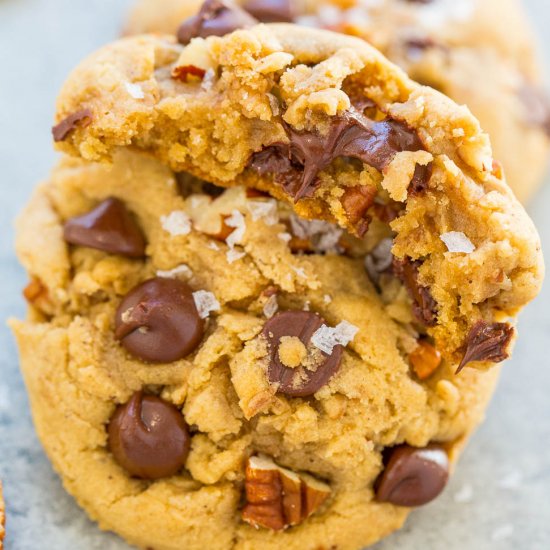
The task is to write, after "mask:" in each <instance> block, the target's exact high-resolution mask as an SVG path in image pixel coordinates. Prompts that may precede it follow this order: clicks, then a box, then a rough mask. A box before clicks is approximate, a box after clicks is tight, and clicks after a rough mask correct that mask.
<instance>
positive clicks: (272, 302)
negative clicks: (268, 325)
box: [264, 294, 279, 319]
mask: <svg viewBox="0 0 550 550" xmlns="http://www.w3.org/2000/svg"><path fill="white" fill-rule="evenodd" d="M278 309H279V303H278V302H277V295H276V294H274V295H273V296H270V297H269V299H268V300H267V302H266V303H265V305H264V315H265V316H266V317H267V318H268V319H271V317H273V315H275V313H277V311H278Z"/></svg>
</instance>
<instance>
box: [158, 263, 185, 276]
mask: <svg viewBox="0 0 550 550" xmlns="http://www.w3.org/2000/svg"><path fill="white" fill-rule="evenodd" d="M180 275H181V276H183V277H186V278H188V279H190V278H191V277H192V276H193V272H192V271H191V269H190V268H189V266H187V265H185V264H181V265H178V266H176V267H174V269H169V270H168V271H162V270H158V271H157V277H162V278H163V279H175V278H177V277H179V276H180Z"/></svg>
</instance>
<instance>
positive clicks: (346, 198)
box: [340, 185, 376, 237]
mask: <svg viewBox="0 0 550 550" xmlns="http://www.w3.org/2000/svg"><path fill="white" fill-rule="evenodd" d="M375 197H376V187H375V186H374V185H358V186H357V187H348V188H347V189H346V191H345V192H344V194H343V196H342V198H341V199H340V202H341V203H342V206H343V207H344V210H345V212H346V215H347V217H348V219H349V221H350V223H351V224H352V225H353V226H355V227H357V235H358V236H359V237H363V236H364V235H365V233H366V232H367V231H368V229H369V224H370V217H368V216H367V211H368V209H369V208H370V207H371V206H372V205H373V204H374V199H375Z"/></svg>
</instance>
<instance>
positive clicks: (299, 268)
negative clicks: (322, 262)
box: [290, 265, 307, 279]
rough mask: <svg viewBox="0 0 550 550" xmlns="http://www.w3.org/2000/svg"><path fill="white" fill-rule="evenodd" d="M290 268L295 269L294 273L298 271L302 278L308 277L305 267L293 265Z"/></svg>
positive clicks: (297, 273)
mask: <svg viewBox="0 0 550 550" xmlns="http://www.w3.org/2000/svg"><path fill="white" fill-rule="evenodd" d="M290 268H291V269H292V271H294V273H296V275H298V277H301V278H302V279H307V273H306V272H305V270H304V268H303V267H294V266H292V265H291V266H290Z"/></svg>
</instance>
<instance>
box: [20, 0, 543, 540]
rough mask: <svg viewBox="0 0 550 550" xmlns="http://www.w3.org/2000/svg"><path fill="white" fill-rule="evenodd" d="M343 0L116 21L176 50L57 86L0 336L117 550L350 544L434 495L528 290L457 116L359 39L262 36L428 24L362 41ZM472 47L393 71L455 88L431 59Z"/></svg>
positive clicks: (394, 16) (123, 58)
mask: <svg viewBox="0 0 550 550" xmlns="http://www.w3.org/2000/svg"><path fill="white" fill-rule="evenodd" d="M434 1H435V0H434ZM441 1H442V0H441ZM340 3H341V4H345V6H340V7H339V8H338V9H336V8H334V7H333V8H331V9H332V11H327V9H326V8H323V9H321V8H319V7H318V6H317V8H318V11H317V12H314V11H313V10H314V8H315V6H314V5H313V3H312V4H311V5H308V3H307V2H304V4H303V5H300V6H298V3H296V4H293V3H292V4H291V3H286V2H284V3H281V2H267V1H265V0H264V1H254V2H252V1H251V2H248V4H246V5H245V6H244V8H246V9H243V8H242V7H239V6H237V5H235V4H232V3H229V2H226V1H220V0H207V1H206V2H205V3H204V4H202V5H200V6H194V8H197V11H196V12H193V13H189V10H190V2H188V1H183V0H181V1H179V2H176V1H174V0H171V1H170V2H167V4H168V5H167V7H166V10H162V9H161V8H159V2H158V0H157V1H156V2H155V3H154V4H155V6H156V7H155V9H153V10H151V5H152V3H151V2H149V3H144V4H143V5H142V6H141V8H140V9H139V11H136V13H135V16H134V17H133V18H132V24H131V25H130V26H129V27H128V29H129V30H130V31H132V30H143V29H146V30H148V31H152V30H157V31H159V30H164V29H165V28H166V29H167V30H169V31H173V34H162V33H158V34H149V35H141V34H140V35H137V36H134V37H128V38H125V39H123V40H120V41H118V42H115V43H113V44H111V45H109V46H107V47H105V48H103V49H102V50H100V51H99V52H97V53H96V54H94V55H92V56H91V57H90V58H88V59H87V60H85V61H84V62H83V63H82V64H81V65H80V66H79V67H78V68H77V69H76V70H75V71H74V72H73V73H72V74H71V75H70V77H69V78H68V80H67V82H66V83H65V85H64V87H63V89H62V91H61V93H60V96H59V100H58V104H57V114H56V124H55V126H54V128H53V137H54V140H55V142H56V145H57V148H58V149H59V150H60V151H62V152H63V153H64V156H63V157H62V159H61V161H60V163H59V164H58V166H57V167H56V168H55V169H54V170H53V172H52V174H51V177H50V179H49V181H48V182H46V183H45V184H43V185H41V186H40V187H38V188H37V190H36V192H35V194H34V196H33V197H32V199H31V201H30V203H29V205H28V206H27V208H26V210H25V212H24V213H23V215H22V217H21V221H20V223H19V225H18V242H17V248H18V253H19V256H20V258H21V261H22V262H23V264H24V265H25V267H26V269H27V270H28V272H29V275H30V277H31V282H30V283H29V285H28V286H27V288H26V289H25V296H26V298H27V300H28V302H29V315H28V318H27V320H26V321H21V322H14V323H13V324H12V325H13V329H14V332H15V334H16V336H17V340H18V344H19V349H20V355H21V367H22V370H23V373H24V376H25V380H26V384H27V387H28V391H29V397H30V401H31V405H32V409H33V417H34V421H35V425H36V429H37V432H38V435H39V437H40V439H41V441H42V443H43V445H44V448H45V450H46V452H47V454H48V455H49V457H50V459H51V461H52V463H53V465H54V467H55V468H56V470H57V471H58V472H59V473H60V475H61V477H62V479H63V482H64V485H65V487H66V489H67V490H68V491H69V492H70V493H71V494H72V495H73V496H74V497H75V498H76V499H77V501H78V502H79V504H80V505H81V506H82V507H83V508H84V509H85V510H86V511H87V512H88V514H89V515H90V517H91V518H93V519H94V520H96V521H97V522H98V523H99V525H100V527H102V528H103V529H108V530H112V531H115V532H117V533H118V534H120V535H121V536H122V537H124V538H125V539H126V540H127V541H128V542H130V543H131V544H135V545H136V546H138V547H152V548H155V549H166V550H172V549H174V550H175V549H180V548H187V549H190V550H192V549H199V548H200V549H202V548H209V549H214V550H216V549H219V550H226V549H239V550H245V549H248V550H252V549H257V548H265V549H273V550H275V549H281V548H288V549H289V550H291V549H308V550H309V549H310V550H321V549H326V550H328V549H335V548H338V549H339V550H342V549H350V550H352V549H353V550H358V549H360V548H363V547H365V546H367V545H369V544H372V543H374V542H376V541H377V540H379V539H380V538H381V537H383V536H385V535H387V534H388V533H390V532H391V531H393V530H395V529H397V528H399V527H400V526H401V525H402V524H403V522H404V520H405V518H406V516H407V514H408V512H409V511H410V510H411V509H412V508H414V507H417V506H422V505H424V504H426V503H428V502H430V501H432V500H433V499H434V498H436V497H437V496H438V495H439V494H440V493H441V491H442V490H443V489H444V487H445V484H446V482H447V479H448V476H449V472H450V470H451V469H452V467H453V464H454V463H455V461H456V460H457V457H458V454H459V452H460V450H461V449H462V447H463V446H464V444H465V442H466V441H467V439H468V437H469V436H470V435H471V433H472V432H473V430H474V429H475V428H476V426H477V425H478V424H479V422H480V421H481V419H482V417H483V413H484V410H485V408H486V406H487V404H488V401H489V399H490V396H491V393H492V391H493V389H494V385H495V382H496V380H497V377H498V371H499V367H498V366H497V365H498V364H499V363H501V362H502V361H503V360H505V359H506V358H508V357H509V355H510V353H511V348H512V346H513V342H514V340H515V336H516V329H515V319H516V316H517V314H518V312H519V311H520V310H521V309H522V307H523V306H525V305H526V304H527V303H528V302H529V301H530V300H532V299H533V298H534V297H535V296H536V294H537V293H538V291H539V289H540V285H541V281H542V278H543V270H544V268H543V262H542V256H541V252H540V243H539V238H538V235H537V232H536V230H535V228H534V227H533V224H532V222H531V221H530V219H529V218H528V216H527V214H526V213H525V211H524V210H523V208H522V206H521V205H520V204H519V202H518V201H517V199H516V198H515V196H514V194H513V193H512V191H511V190H510V188H509V187H508V185H507V183H506V180H505V176H504V171H503V169H502V166H501V164H500V163H499V162H498V161H497V160H495V157H494V155H493V150H492V148H491V144H490V141H489V137H488V135H487V134H486V133H485V132H484V131H483V130H482V128H481V126H480V124H479V122H478V120H477V119H476V118H474V116H473V115H472V114H471V112H470V111H469V110H468V108H466V107H464V106H459V105H457V104H456V103H454V102H453V101H452V100H451V99H449V98H448V97H446V96H445V95H443V94H442V93H440V92H439V91H436V90H434V89H433V88H430V87H427V86H422V85H420V84H418V83H416V82H415V81H413V80H411V79H410V78H409V77H408V76H407V75H406V74H405V72H403V71H402V70H401V69H400V68H398V67H397V66H396V65H393V64H392V63H391V62H390V61H388V59H387V58H386V57H384V55H383V54H382V53H380V52H379V51H378V50H377V49H375V48H374V47H372V46H370V45H369V44H367V43H366V42H365V41H363V40H362V39H360V38H356V37H351V36H346V35H344V34H338V33H334V32H331V31H328V30H319V29H313V28H307V27H305V26H298V25H295V24H291V23H271V21H281V20H284V21H288V20H292V21H297V22H302V23H305V22H308V23H312V22H314V23H315V24H317V22H319V26H330V27H332V28H337V29H338V30H349V29H348V27H346V26H345V25H344V23H346V22H348V23H349V22H350V21H352V20H353V23H354V24H353V25H351V23H350V25H351V26H353V32H354V33H355V34H361V35H364V36H367V37H370V33H371V32H372V33H373V35H374V34H376V33H375V32H374V31H375V30H376V31H377V32H379V33H380V38H379V40H380V42H379V43H378V42H375V43H376V44H377V45H379V46H380V47H381V48H382V49H383V50H384V51H386V52H387V53H388V54H390V52H392V51H393V50H394V49H395V50H397V49H399V48H398V45H397V44H394V43H393V42H394V41H395V38H394V37H395V36H397V35H399V34H400V33H401V31H400V30H399V29H401V25H402V26H403V29H405V28H406V29H408V30H410V29H417V31H420V28H417V27H415V26H414V25H413V23H412V20H409V19H408V17H409V16H410V17H412V16H413V15H414V14H415V13H416V12H417V11H419V12H420V11H422V10H424V9H427V6H423V7H421V6H413V5H412V4H417V3H415V2H409V3H403V2H387V4H388V5H389V7H391V9H390V10H388V11H387V12H385V13H382V12H380V13H379V14H378V15H379V16H380V18H381V19H380V21H382V18H383V19H384V20H385V18H387V19H388V23H387V25H388V26H387V27H383V26H382V24H378V23H374V25H373V26H372V27H371V26H369V25H370V23H368V21H370V19H367V18H366V17H364V18H363V19H361V18H360V17H359V15H360V14H363V15H366V14H369V15H370V12H369V8H368V6H367V7H363V8H361V9H359V8H358V7H357V6H355V7H354V6H353V4H354V2H353V1H349V2H340ZM403 4H405V5H403ZM409 4H411V5H409ZM422 4H425V3H422ZM298 9H300V10H303V11H297V10H298ZM353 10H355V11H353ZM373 10H374V11H373V12H372V15H373V18H374V14H376V13H378V12H377V11H376V10H375V9H374V8H373ZM393 10H395V12H394V11H393ZM401 12H403V13H401ZM171 13H173V14H174V18H172V17H171V15H170V14H171ZM328 13H332V14H333V15H334V17H336V16H338V17H337V18H336V19H335V21H334V22H333V23H331V24H330V25H327V24H326V23H327V18H328V15H327V14H328ZM159 14H162V17H160V19H159V18H158V16H159ZM304 14H305V15H304ZM353 14H356V15H353ZM405 16H406V17H405ZM176 19H177V21H178V24H177V25H176V24H175V23H174V21H175V20H176ZM373 20H374V21H376V19H375V18H374V19H373ZM260 21H265V22H267V24H261V23H260ZM362 22H365V25H362V24H359V23H362ZM478 23H479V21H478ZM346 24H347V23H346ZM394 27H395V29H398V30H394ZM385 28H386V29H387V32H386V31H384V30H383V29H385ZM444 28H445V27H441V28H440V30H442V29H444ZM358 29H359V30H360V32H359V30H358ZM491 30H492V31H493V33H494V35H495V36H494V38H491V39H489V37H487V41H488V42H489V43H490V44H491V46H490V48H494V49H495V51H496V49H497V44H499V42H498V40H499V36H500V35H499V32H498V29H491ZM350 32H351V30H350ZM403 32H404V31H403ZM447 33H448V34H447ZM474 35H476V36H477V33H474V31H473V29H471V28H469V26H468V25H467V24H466V23H462V24H461V25H458V24H456V25H455V24H451V23H449V25H448V30H446V31H445V32H444V33H443V37H442V38H441V37H439V36H438V37H431V36H430V37H429V38H426V40H430V41H431V40H433V44H432V43H431V42H430V41H429V42H427V43H426V44H425V45H420V38H418V39H417V40H418V41H419V42H418V43H416V45H413V46H411V44H409V46H407V47H409V48H412V49H413V50H414V51H417V50H418V51H420V53H419V54H418V58H416V61H417V62H418V67H421V68H417V65H415V64H412V63H411V65H409V66H407V68H409V69H411V72H413V74H418V75H420V74H421V73H420V71H421V70H427V69H425V67H427V65H425V64H424V61H422V59H424V55H426V56H428V55H431V53H434V52H431V53H430V54H428V50H435V54H437V55H436V60H435V61H434V64H433V65H430V67H431V69H430V70H433V71H434V72H433V74H434V75H437V76H438V78H440V79H441V81H442V82H443V81H446V80H447V79H448V80H449V81H451V80H453V79H454V78H455V77H456V78H459V77H458V76H457V75H456V74H455V73H454V72H453V71H452V70H449V72H448V73H446V72H445V71H446V69H447V64H445V65H444V66H443V65H438V63H444V59H447V58H444V57H438V56H443V54H444V53H445V55H448V56H449V59H454V56H455V53H456V52H458V51H459V49H460V48H463V49H464V50H465V51H468V50H467V48H480V49H482V48H485V47H486V46H485V45H484V44H485V43H484V40H485V37H483V39H481V38H480V39H479V40H480V43H479V44H478V43H477V38H476V39H475V40H474ZM501 38H502V37H501ZM470 39H471V40H472V41H473V43H472V44H471V45H469V42H468V41H469V40H470ZM443 40H448V43H447V42H442V44H443V45H441V44H440V42H439V41H443ZM373 41H374V39H373ZM384 41H385V42H387V45H386V46H384V47H383V42H384ZM454 41H456V44H460V45H457V46H456V50H454V49H453V48H452V47H451V44H454ZM504 42H505V43H504ZM399 47H400V45H399ZM490 48H489V46H487V49H488V50H489V49H490ZM502 48H503V52H502V54H501V55H502V59H504V58H506V59H507V60H508V63H509V64H510V66H514V67H517V65H514V63H515V62H516V61H514V59H515V57H514V56H515V55H516V54H517V55H518V56H519V52H520V50H521V51H522V52H524V51H525V52H527V53H526V55H527V54H528V53H529V52H530V49H529V47H526V44H525V42H523V41H522V40H520V39H519V37H518V44H517V50H516V49H515V46H514V44H512V43H510V41H506V40H503V44H502ZM504 49H507V50H506V53H504ZM508 50H510V51H508ZM409 53H410V52H409ZM397 55H398V54H397V53H396V54H395V57H394V59H400V58H399V57H397ZM403 55H405V54H403ZM495 55H496V54H495ZM499 55H500V54H499ZM522 55H523V54H522ZM459 57H460V56H459ZM421 58H422V59H421ZM500 59H501V58H500V57H499V60H500ZM522 59H523V58H522ZM447 61H448V59H447ZM426 63H427V61H426ZM453 63H454V61H449V66H454V65H453ZM457 63H458V61H457ZM518 63H519V62H518ZM403 64H404V63H403ZM417 70H418V71H419V72H416V71H417ZM430 74H431V73H430ZM487 78H489V77H487ZM530 78H531V76H525V79H526V80H525V82H522V85H523V84H525V86H526V87H529V89H530V90H533V89H534V88H533V86H534V84H532V83H531V80H529V79H530ZM532 78H533V82H535V77H532ZM453 82H454V80H453ZM453 85H454V84H453ZM487 85H488V84H484V86H487ZM439 87H441V86H439ZM495 89H497V90H498V87H497V88H495ZM470 91H471V92H472V93H474V90H470ZM533 95H536V94H535V93H534V92H533ZM518 101H519V100H518ZM518 105H519V104H518ZM511 118H512V115H511ZM516 122H517V123H518V124H519V123H520V121H519V120H518V121H516ZM516 122H513V124H515V123H516ZM510 124H512V123H510ZM521 124H525V127H526V128H527V129H528V130H526V132H527V133H528V134H529V135H530V136H532V139H533V142H536V143H540V145H541V148H540V151H541V158H542V157H544V154H545V151H546V148H547V146H548V143H547V141H546V137H545V134H544V131H543V128H542V127H541V126H540V125H537V124H535V122H534V120H532V121H529V120H528V119H525V120H521ZM529 139H531V138H529ZM501 151H502V149H501ZM543 151H544V153H543ZM497 158H498V157H497ZM512 170H513V169H512Z"/></svg>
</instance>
